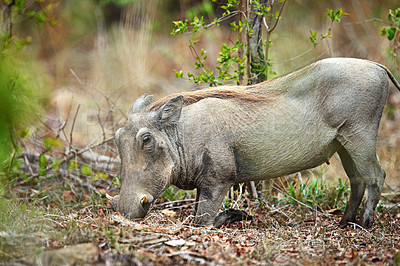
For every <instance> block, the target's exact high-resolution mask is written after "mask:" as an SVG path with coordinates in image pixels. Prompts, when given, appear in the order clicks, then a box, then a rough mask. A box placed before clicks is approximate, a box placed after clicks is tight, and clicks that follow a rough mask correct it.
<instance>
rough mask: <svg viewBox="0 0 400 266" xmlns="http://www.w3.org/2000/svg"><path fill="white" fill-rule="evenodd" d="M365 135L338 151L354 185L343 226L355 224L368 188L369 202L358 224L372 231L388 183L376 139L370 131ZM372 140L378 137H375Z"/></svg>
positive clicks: (349, 141) (365, 205)
mask: <svg viewBox="0 0 400 266" xmlns="http://www.w3.org/2000/svg"><path fill="white" fill-rule="evenodd" d="M363 133H364V135H363V136H360V135H358V136H353V137H354V138H352V139H351V140H348V141H347V143H346V144H345V145H344V146H343V147H342V148H341V149H340V150H339V151H338V153H339V155H340V158H341V160H342V162H343V166H344V168H345V170H346V173H347V175H348V176H349V178H350V184H351V194H350V199H349V202H348V204H347V207H346V211H345V214H344V216H343V219H342V221H341V225H346V224H347V223H348V222H354V220H355V216H356V212H357V208H358V206H359V205H360V202H361V199H362V197H363V194H364V190H365V186H367V187H368V198H367V200H366V201H365V204H364V208H363V210H362V213H361V216H360V219H359V222H358V223H359V225H361V226H363V227H370V226H371V225H372V224H373V221H374V212H375V208H376V205H377V204H378V202H379V199H380V195H381V189H382V185H383V182H384V180H385V172H384V171H383V170H382V168H381V166H380V164H379V161H378V159H377V157H376V142H375V138H371V137H370V136H369V134H366V133H367V131H364V132H363ZM372 134H374V133H371V135H372ZM372 136H375V137H376V135H372Z"/></svg>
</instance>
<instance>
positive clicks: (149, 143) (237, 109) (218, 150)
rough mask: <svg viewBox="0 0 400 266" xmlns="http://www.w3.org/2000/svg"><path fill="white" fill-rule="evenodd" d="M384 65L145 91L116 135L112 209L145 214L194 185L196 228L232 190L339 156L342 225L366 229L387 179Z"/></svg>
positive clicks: (340, 65)
mask: <svg viewBox="0 0 400 266" xmlns="http://www.w3.org/2000/svg"><path fill="white" fill-rule="evenodd" d="M389 80H391V81H392V82H393V83H394V84H395V86H396V87H397V88H398V89H399V90H400V85H399V83H398V82H397V81H396V80H395V79H394V77H393V75H392V74H391V73H390V72H389V71H388V70H387V69H386V68H385V67H384V66H382V65H380V64H377V63H374V62H371V61H367V60H360V59H351V58H331V59H324V60H321V61H318V62H316V63H314V64H311V65H309V66H307V67H305V68H302V69H300V70H298V71H295V72H293V73H290V74H288V75H285V76H283V77H280V78H276V79H274V80H271V81H266V82H263V83H259V84H257V85H253V86H247V87H238V86H235V87H217V88H210V89H207V90H202V91H195V92H186V93H182V94H176V95H171V96H167V97H165V98H163V99H160V100H159V101H157V102H155V103H152V104H151V103H150V102H151V101H152V100H147V99H150V98H148V97H150V96H146V95H143V96H141V97H139V99H138V100H137V101H136V102H135V104H134V106H133V108H132V112H131V114H130V119H129V122H128V123H127V125H126V126H124V127H123V128H120V129H119V130H118V131H117V132H116V133H115V139H116V143H117V146H118V150H119V153H120V156H121V161H122V171H121V191H120V195H119V196H118V197H117V198H115V199H114V200H113V201H112V206H113V209H114V210H116V211H119V212H121V213H123V214H124V215H126V216H127V217H129V218H133V219H136V218H143V217H144V216H145V215H146V213H147V212H148V210H149V209H150V208H151V206H152V204H153V203H154V201H155V200H156V198H157V197H158V196H159V195H160V194H161V193H162V192H163V191H164V190H165V189H166V188H168V186H170V185H171V184H174V185H176V186H178V187H180V188H183V189H194V188H196V189H197V202H198V203H197V205H196V207H195V211H196V216H195V217H196V218H195V223H196V224H199V225H208V224H211V223H212V222H213V219H214V218H215V216H216V214H217V212H218V209H219V207H220V206H221V203H222V201H223V199H224V196H225V194H226V192H227V191H228V190H229V188H230V187H231V186H232V185H234V184H237V183H241V182H247V181H257V180H264V179H269V178H275V177H279V176H283V175H287V174H291V173H295V172H298V171H301V170H304V169H309V168H313V167H316V166H318V165H320V164H322V163H324V162H327V161H328V160H329V159H330V158H331V157H332V155H333V154H334V153H336V152H337V153H338V154H339V156H340V159H341V161H342V164H343V167H344V169H345V171H346V173H347V175H348V177H349V179H350V184H351V194H350V199H349V201H348V204H347V207H346V211H345V213H344V216H343V218H342V221H341V224H342V225H346V224H348V223H349V222H355V219H356V213H357V209H358V206H359V205H360V202H361V200H362V198H363V195H364V191H365V188H366V187H368V191H369V192H368V198H367V199H366V202H365V205H364V208H363V210H362V213H361V216H360V220H359V221H358V222H359V224H360V225H361V226H370V225H371V224H372V223H373V219H374V210H375V207H376V205H377V203H378V201H379V198H380V193H381V188H382V185H383V182H384V178H385V172H384V171H383V170H382V168H381V166H380V164H379V162H378V159H377V157H376V137H377V132H378V128H379V122H380V118H381V115H382V111H383V108H384V105H385V102H386V99H387V96H388V91H389Z"/></svg>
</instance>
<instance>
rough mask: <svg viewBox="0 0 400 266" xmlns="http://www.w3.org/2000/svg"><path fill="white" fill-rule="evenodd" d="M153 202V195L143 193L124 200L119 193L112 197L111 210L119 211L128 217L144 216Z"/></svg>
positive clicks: (137, 217)
mask: <svg viewBox="0 0 400 266" xmlns="http://www.w3.org/2000/svg"><path fill="white" fill-rule="evenodd" d="M152 204H153V197H152V196H151V195H148V194H143V195H141V196H139V197H132V198H131V199H128V200H124V199H123V198H121V197H120V195H118V196H115V197H113V198H112V201H111V208H112V210H113V211H116V212H120V213H121V214H122V215H124V216H125V217H126V218H129V219H141V218H144V217H145V216H146V214H147V212H148V211H149V209H150V207H151V205H152Z"/></svg>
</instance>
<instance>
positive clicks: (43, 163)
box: [39, 154, 47, 176]
mask: <svg viewBox="0 0 400 266" xmlns="http://www.w3.org/2000/svg"><path fill="white" fill-rule="evenodd" d="M46 167H47V158H46V155H44V154H41V155H40V156H39V175H40V176H44V175H46Z"/></svg>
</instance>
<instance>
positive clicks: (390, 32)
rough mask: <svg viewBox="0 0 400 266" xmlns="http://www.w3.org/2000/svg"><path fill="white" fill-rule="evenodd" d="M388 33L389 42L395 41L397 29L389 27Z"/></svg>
mask: <svg viewBox="0 0 400 266" xmlns="http://www.w3.org/2000/svg"><path fill="white" fill-rule="evenodd" d="M387 33H388V36H387V38H388V40H389V41H391V40H393V39H394V35H395V34H396V28H395V27H389V28H388V29H387Z"/></svg>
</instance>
